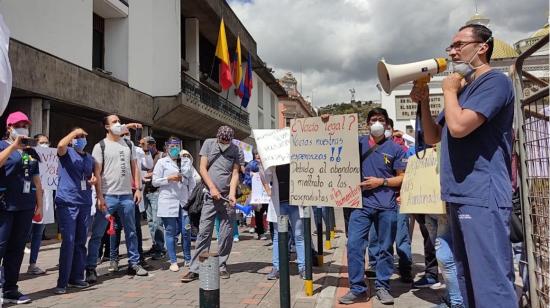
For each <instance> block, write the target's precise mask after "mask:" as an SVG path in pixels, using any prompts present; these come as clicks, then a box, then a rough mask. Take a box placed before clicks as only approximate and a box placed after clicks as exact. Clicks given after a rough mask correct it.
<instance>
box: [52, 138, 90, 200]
mask: <svg viewBox="0 0 550 308" xmlns="http://www.w3.org/2000/svg"><path fill="white" fill-rule="evenodd" d="M94 162H95V160H94V158H93V157H92V155H90V154H87V153H85V154H79V153H78V152H77V151H76V150H75V149H73V148H71V147H68V148H67V153H65V155H63V156H59V185H58V186H57V194H56V197H55V200H56V202H57V203H63V204H66V205H74V206H76V205H91V204H92V187H91V185H90V183H88V180H89V179H90V178H91V177H92V172H93V170H94ZM82 180H84V181H86V190H82V187H81V181H82Z"/></svg>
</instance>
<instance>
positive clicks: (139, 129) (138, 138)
mask: <svg viewBox="0 0 550 308" xmlns="http://www.w3.org/2000/svg"><path fill="white" fill-rule="evenodd" d="M142 132H143V128H141V127H138V128H136V143H139V141H140V140H141V134H142Z"/></svg>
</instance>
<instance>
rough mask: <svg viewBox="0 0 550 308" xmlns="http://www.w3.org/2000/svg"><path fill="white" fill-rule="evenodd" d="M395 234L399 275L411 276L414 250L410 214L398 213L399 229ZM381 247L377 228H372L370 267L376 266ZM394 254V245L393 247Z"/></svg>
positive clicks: (370, 236)
mask: <svg viewBox="0 0 550 308" xmlns="http://www.w3.org/2000/svg"><path fill="white" fill-rule="evenodd" d="M396 232H397V233H396V235H395V248H396V250H397V255H398V256H399V275H401V277H411V276H412V273H411V270H412V252H411V238H410V236H409V215H408V214H397V231H396ZM379 250H380V248H379V247H378V234H377V233H376V229H375V228H371V230H370V234H369V267H370V268H372V269H374V268H376V255H377V254H378V251H379ZM391 252H392V255H393V245H392V247H391Z"/></svg>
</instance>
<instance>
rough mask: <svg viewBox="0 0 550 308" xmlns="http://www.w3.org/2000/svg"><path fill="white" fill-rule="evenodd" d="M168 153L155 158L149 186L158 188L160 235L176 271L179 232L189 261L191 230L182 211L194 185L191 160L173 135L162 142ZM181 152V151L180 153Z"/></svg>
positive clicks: (186, 216)
mask: <svg viewBox="0 0 550 308" xmlns="http://www.w3.org/2000/svg"><path fill="white" fill-rule="evenodd" d="M166 150H167V153H168V156H166V157H163V158H161V159H159V161H158V162H157V164H156V165H155V168H154V170H153V181H152V183H153V186H155V187H159V199H158V211H157V216H158V217H160V218H162V222H163V224H164V238H165V241H166V249H167V250H168V256H169V258H170V263H171V265H170V270H171V271H174V272H177V271H178V270H179V267H178V264H177V258H176V242H177V235H178V233H179V232H181V233H182V246H183V252H184V260H185V263H186V264H188V263H189V262H190V261H191V234H190V233H191V232H190V231H191V230H190V224H189V216H188V213H187V212H186V211H185V210H183V206H184V205H185V204H186V203H187V200H188V199H189V195H190V194H191V192H192V191H193V189H194V188H195V178H194V173H195V172H196V171H195V170H194V168H193V159H192V157H191V155H190V154H189V152H187V151H182V150H181V140H180V139H178V138H175V137H172V138H170V139H168V141H167V142H166ZM180 152H181V153H180Z"/></svg>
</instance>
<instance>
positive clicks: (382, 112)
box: [367, 107, 390, 123]
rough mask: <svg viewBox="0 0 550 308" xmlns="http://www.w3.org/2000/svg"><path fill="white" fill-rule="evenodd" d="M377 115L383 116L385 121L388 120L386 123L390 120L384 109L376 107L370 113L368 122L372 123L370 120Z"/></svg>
mask: <svg viewBox="0 0 550 308" xmlns="http://www.w3.org/2000/svg"><path fill="white" fill-rule="evenodd" d="M375 115H382V116H384V119H385V120H386V123H387V122H388V120H389V118H390V117H389V116H388V112H387V111H386V109H384V108H380V107H376V108H372V109H371V110H370V111H369V113H368V114H367V122H370V118H372V117H373V116H375Z"/></svg>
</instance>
